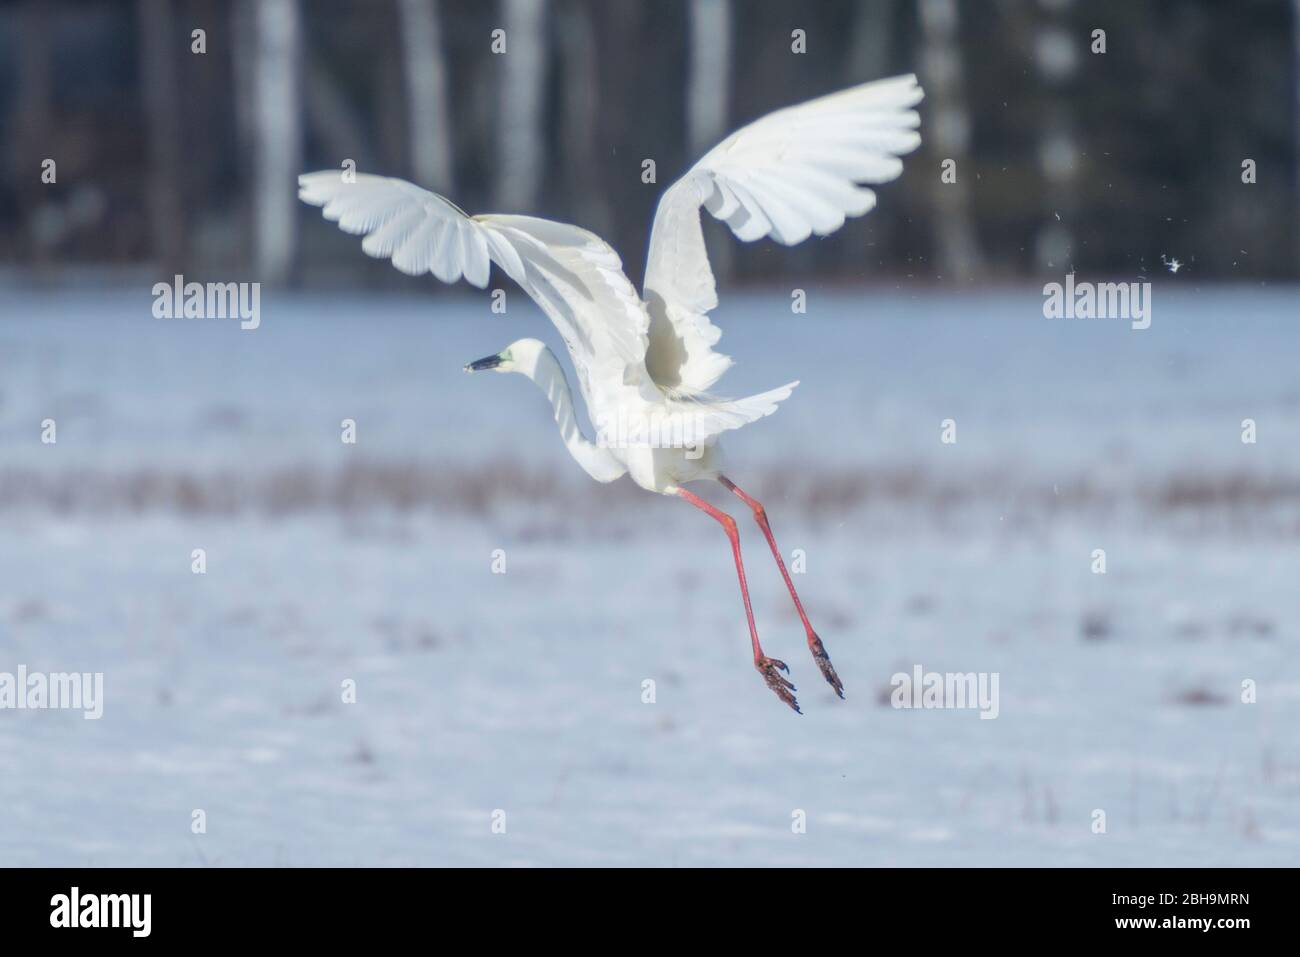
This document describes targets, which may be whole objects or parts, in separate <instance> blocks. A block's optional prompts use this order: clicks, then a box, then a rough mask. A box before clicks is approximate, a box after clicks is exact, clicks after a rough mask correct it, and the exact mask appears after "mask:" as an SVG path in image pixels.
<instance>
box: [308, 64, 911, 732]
mask: <svg viewBox="0 0 1300 957" xmlns="http://www.w3.org/2000/svg"><path fill="white" fill-rule="evenodd" d="M922 95H923V94H922V91H921V88H920V87H919V86H918V85H917V83H916V77H915V76H911V75H908V76H899V77H892V78H890V79H885V80H878V81H876V82H873V83H866V84H863V85H861V86H857V87H853V88H851V89H848V90H844V91H841V92H839V93H833V94H831V95H829V96H824V97H821V98H819V99H816V100H811V101H809V102H807V103H802V104H799V105H797V106H792V107H788V108H786V109H782V110H778V111H776V112H774V113H770V114H768V115H767V116H764V117H763V118H761V119H759V120H756V121H754V122H753V123H750V124H749V125H748V126H746V127H744V128H742V129H740V130H738V131H736V132H735V133H732V134H731V135H730V136H728V137H727V138H726V139H724V140H723V141H722V142H721V143H719V144H718V145H717V146H716V147H714V148H713V149H712V150H710V151H709V152H708V153H707V154H705V156H704V157H703V158H702V159H701V160H700V161H699V162H698V163H696V164H695V165H694V166H693V167H691V169H690V170H689V171H688V172H687V173H686V174H685V175H684V176H683V177H682V178H681V179H679V180H678V181H677V182H676V183H674V184H673V185H672V187H670V188H669V189H668V190H667V192H665V193H664V195H663V196H662V197H661V198H660V201H659V207H658V210H657V212H656V214H655V220H654V226H653V227H652V229H651V233H650V254H649V261H648V263H647V264H646V271H645V283H644V288H643V290H642V291H641V293H639V294H638V292H637V290H636V288H635V287H634V286H633V285H632V283H631V281H630V280H629V279H628V278H627V276H625V275H624V274H623V267H622V262H621V260H620V259H619V257H618V254H617V253H615V252H614V250H613V249H611V248H610V247H609V245H608V244H606V243H605V242H604V241H603V240H602V239H600V237H598V236H596V235H594V234H592V233H590V232H588V231H587V230H585V229H581V228H579V227H577V226H571V225H568V224H565V223H557V222H552V221H550V220H546V219H537V218H535V217H532V216H513V215H502V214H496V213H491V214H480V215H477V216H470V215H468V214H467V213H465V212H464V211H463V210H462V209H460V207H458V206H456V205H455V204H454V203H452V202H451V201H449V200H447V199H445V198H443V197H442V196H439V195H438V194H437V193H433V192H430V191H429V190H426V189H422V188H420V187H419V186H414V185H412V184H411V183H408V182H405V181H403V180H400V179H393V178H389V177H382V176H371V175H365V174H360V173H355V172H347V171H342V170H326V171H323V172H318V173H306V174H304V175H302V176H300V177H299V178H298V185H299V191H298V197H299V198H300V199H301V200H303V201H304V202H306V203H309V204H311V205H313V206H320V207H323V213H324V216H325V218H326V219H327V220H330V221H333V222H336V223H338V225H339V228H340V229H342V230H343V231H344V232H348V233H354V234H360V235H363V236H364V237H365V239H364V240H363V242H362V244H361V248H362V250H363V251H364V252H366V253H367V254H368V255H370V256H373V257H376V258H380V259H391V260H392V263H393V265H394V266H395V267H396V268H398V269H400V270H401V271H402V272H404V273H407V274H408V275H412V276H420V275H423V274H425V273H432V274H433V275H434V276H436V277H437V278H438V279H440V280H442V281H443V282H447V283H453V282H456V281H458V280H459V279H461V278H462V277H463V278H464V279H466V280H467V281H469V282H470V283H472V284H473V285H475V286H477V287H478V288H480V289H482V288H485V287H486V286H487V282H488V277H489V272H490V269H491V266H492V264H494V263H495V264H496V266H497V267H498V268H499V269H501V270H502V271H503V272H504V273H505V274H506V275H507V276H509V277H510V278H511V279H512V280H514V281H515V282H516V283H518V284H519V286H520V287H521V288H522V289H523V290H524V292H526V293H527V294H528V295H529V297H530V298H532V299H533V301H534V302H536V303H537V305H538V306H539V307H540V308H541V310H542V312H544V313H545V314H546V316H547V318H549V319H550V320H551V322H552V323H553V324H554V325H555V327H556V329H557V330H558V331H559V333H560V336H561V338H562V339H563V340H564V344H565V346H566V348H567V349H568V352H569V357H570V359H571V360H572V362H573V369H574V372H575V374H576V378H577V380H578V389H579V391H580V392H581V393H582V398H583V400H584V401H585V403H586V406H587V411H588V413H589V418H590V419H591V421H592V423H593V426H594V427H595V430H596V433H597V435H596V439H595V440H594V441H593V440H592V439H589V438H587V437H586V436H585V435H584V434H583V432H582V430H581V429H580V428H579V426H578V423H577V418H576V416H575V414H574V404H573V392H572V390H571V388H570V386H569V382H568V379H567V378H566V376H565V373H564V370H563V368H562V367H561V366H560V363H559V360H558V359H557V358H556V357H555V354H554V353H552V352H551V350H550V349H549V348H547V347H546V346H545V345H544V344H543V343H541V342H539V341H538V340H536V339H520V340H518V341H517V342H512V343H511V344H510V345H508V346H506V348H504V349H502V350H501V351H500V352H498V353H496V354H495V355H491V356H487V357H486V358H483V359H478V360H476V361H474V362H471V363H469V364H468V365H467V366H465V370H466V371H467V372H482V371H486V370H492V371H495V372H503V373H512V372H513V373H518V374H520V375H523V376H525V377H527V378H529V379H531V380H532V381H533V382H534V383H536V384H537V385H538V386H539V387H540V389H541V390H542V392H543V393H544V394H545V395H546V398H547V400H548V401H549V402H550V405H551V409H552V411H553V413H554V417H555V422H556V425H557V426H558V427H559V432H560V437H561V439H562V440H563V442H564V445H565V447H566V448H567V449H568V451H569V454H570V455H571V456H572V457H573V458H574V460H575V461H577V463H578V464H579V465H580V466H581V467H582V468H583V469H584V470H585V471H586V472H587V474H588V475H590V476H591V477H592V478H593V479H595V480H596V481H598V482H612V481H614V480H615V479H618V478H620V477H622V476H623V475H630V476H631V478H632V480H633V481H634V482H636V483H637V484H638V485H640V486H641V487H642V488H644V489H647V490H648V491H651V492H658V493H660V494H662V495H672V496H676V497H678V498H681V499H683V500H684V501H686V502H689V503H690V504H691V505H693V506H695V507H696V508H698V509H700V510H701V511H703V512H704V513H706V514H707V515H709V516H711V517H712V518H713V519H715V520H716V521H717V522H718V523H719V524H720V525H721V526H722V528H723V530H724V531H725V532H726V535H727V538H728V540H729V541H730V543H731V552H732V557H733V558H734V560H735V563H736V575H737V577H738V578H739V580H740V594H741V598H742V599H743V602H744V606H745V618H746V620H747V622H748V625H749V637H750V643H751V645H752V650H753V654H754V667H755V668H756V669H757V670H758V672H759V673H760V674H761V675H762V676H763V680H764V681H765V682H766V683H767V686H768V687H769V688H770V689H771V690H772V691H774V692H775V693H776V695H777V696H778V697H779V698H780V699H781V700H782V701H784V702H785V703H786V704H787V705H789V706H790V707H791V708H793V709H794V710H795V711H799V703H798V701H797V700H796V698H795V691H796V689H795V686H794V685H793V684H792V683H791V682H790V680H789V678H788V677H786V676H787V675H789V668H788V667H787V666H786V664H785V662H783V661H780V660H778V659H776V658H771V657H769V656H768V655H766V654H765V653H764V652H763V648H762V646H761V645H760V644H759V640H758V630H757V629H756V628H755V627H754V613H753V609H752V608H751V606H750V601H749V586H748V585H747V583H746V581H745V567H744V564H743V562H742V561H741V555H740V539H739V535H738V533H737V529H736V522H735V520H734V519H733V518H732V517H731V516H730V515H728V514H727V513H725V512H723V511H722V510H721V509H718V508H716V507H714V506H713V505H711V504H709V503H708V502H706V501H705V500H704V499H702V498H700V497H699V496H697V495H696V494H695V493H693V492H691V491H689V490H688V489H686V488H685V487H684V486H685V485H686V484H687V483H690V482H698V481H704V480H712V481H717V482H719V483H720V484H721V485H722V486H723V487H724V488H726V489H727V490H728V491H730V492H732V493H733V494H735V495H736V496H737V497H738V498H739V499H740V500H741V501H742V502H743V503H744V504H745V505H746V506H747V507H748V508H749V509H750V511H751V512H752V514H753V516H754V520H755V522H756V523H757V524H758V527H759V529H760V530H761V531H762V533H763V535H764V537H765V538H766V539H767V544H768V546H769V547H770V548H771V550H772V557H773V558H774V559H775V560H776V565H777V567H778V568H779V569H780V571H781V576H782V578H784V579H785V584H786V587H787V588H788V589H789V591H790V597H791V599H792V600H793V601H794V606H795V610H796V611H798V613H799V618H800V620H801V621H802V623H803V627H804V630H805V632H806V633H807V641H808V648H809V650H810V651H811V652H812V656H813V659H814V661H816V662H817V666H818V668H819V669H820V670H821V673H822V676H823V677H824V678H825V679H826V681H827V682H828V683H829V684H830V686H831V687H832V688H833V689H834V690H835V693H836V694H838V695H839V696H840V697H841V698H843V697H844V686H843V684H842V683H841V682H840V679H839V676H838V675H837V674H836V673H835V668H834V667H833V666H832V664H831V659H830V656H829V655H828V654H827V653H826V647H825V645H823V644H822V641H821V639H820V638H819V637H818V636H817V633H816V632H815V631H814V630H813V627H812V625H811V624H810V623H809V621H808V615H807V614H806V613H805V611H804V608H803V604H802V603H801V602H800V601H799V595H798V594H797V593H796V591H795V587H794V582H792V581H791V580H790V574H789V572H788V571H787V570H786V567H785V562H784V561H782V559H781V552H780V549H778V548H777V545H776V539H775V538H773V536H772V528H771V525H770V524H769V522H768V518H767V512H766V511H765V510H764V508H763V506H762V504H761V503H759V501H758V500H757V499H755V498H754V497H753V496H751V495H749V494H748V493H747V492H745V491H744V490H743V489H741V488H740V487H739V486H737V485H736V484H735V483H734V482H732V481H731V480H730V479H729V478H728V477H727V476H726V475H724V474H723V473H722V469H721V460H720V455H719V448H718V440H719V437H720V436H721V435H722V433H723V432H726V431H729V430H731V429H738V428H740V427H741V426H744V425H748V424H749V423H751V422H754V421H756V420H758V419H761V418H763V417H764V416H767V415H771V414H772V413H773V412H774V411H776V406H777V403H778V402H780V401H782V400H783V399H785V398H787V397H788V396H789V395H790V392H791V390H792V389H793V388H794V387H795V386H796V385H798V383H797V382H791V383H788V384H786V385H783V386H781V387H780V388H776V389H772V390H770V391H767V392H762V393H759V394H758V395H751V396H746V397H744V398H739V399H726V398H720V397H718V396H717V395H715V394H713V393H712V392H710V391H709V389H710V387H712V386H713V385H714V383H716V382H717V381H718V379H719V378H720V377H721V376H722V374H723V373H724V372H726V370H727V368H728V367H729V366H730V365H731V359H730V358H728V357H727V356H725V355H723V354H722V353H720V352H717V351H715V350H714V348H713V347H714V346H715V345H716V344H717V342H718V337H719V336H720V335H721V331H720V330H719V329H718V328H717V327H716V326H714V325H713V323H712V322H710V321H709V312H710V311H711V310H712V309H713V308H714V307H715V306H717V304H718V298H717V291H716V287H715V283H714V278H713V271H712V270H711V269H710V268H709V260H708V256H707V254H706V251H705V246H704V233H703V230H702V226H701V222H700V219H701V216H700V210H701V208H703V209H706V210H708V212H709V213H710V214H712V215H713V216H714V217H716V218H717V219H720V220H722V221H723V222H724V223H726V224H727V225H728V226H729V227H730V228H731V231H732V232H733V233H734V234H735V235H736V238H738V239H740V240H741V241H743V242H754V241H755V240H759V239H763V238H765V237H770V238H771V239H773V240H775V241H776V242H778V243H781V244H782V245H786V246H793V245H795V244H797V243H801V242H803V241H804V240H805V239H807V238H808V237H809V236H810V235H814V234H815V235H817V236H826V235H828V234H830V233H833V232H835V230H837V229H839V228H840V227H841V226H842V225H844V220H845V219H846V218H847V217H852V216H861V215H863V214H865V213H867V212H868V211H869V210H871V208H872V207H874V206H875V204H876V194H875V193H874V192H873V191H872V190H871V189H870V188H869V185H868V184H871V185H874V184H878V183H885V182H888V181H890V180H893V179H895V178H897V177H898V175H899V174H900V173H901V172H902V169H903V164H902V161H901V160H900V159H899V157H900V156H902V155H903V154H906V153H910V152H911V151H912V150H914V149H916V147H917V146H918V145H919V144H920V142H921V138H920V135H919V134H918V133H917V128H918V127H919V126H920V118H919V116H918V115H917V113H916V111H915V110H914V109H913V107H914V106H916V104H917V103H919V102H920V101H921V98H922Z"/></svg>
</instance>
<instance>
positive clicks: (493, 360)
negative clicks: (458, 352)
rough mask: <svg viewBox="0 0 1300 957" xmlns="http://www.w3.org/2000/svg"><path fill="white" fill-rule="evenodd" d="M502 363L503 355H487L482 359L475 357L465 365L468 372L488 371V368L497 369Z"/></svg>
mask: <svg viewBox="0 0 1300 957" xmlns="http://www.w3.org/2000/svg"><path fill="white" fill-rule="evenodd" d="M499 365H501V356H499V355H496V356H486V357H484V358H482V359H475V360H474V361H473V362H471V363H470V364H469V365H467V366H466V367H465V371H466V372H486V371H487V370H488V369H495V368H496V367H497V366H499Z"/></svg>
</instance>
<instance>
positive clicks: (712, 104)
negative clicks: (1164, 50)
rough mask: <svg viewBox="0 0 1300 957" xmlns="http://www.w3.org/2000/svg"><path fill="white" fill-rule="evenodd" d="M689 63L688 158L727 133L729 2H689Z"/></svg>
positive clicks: (729, 36)
mask: <svg viewBox="0 0 1300 957" xmlns="http://www.w3.org/2000/svg"><path fill="white" fill-rule="evenodd" d="M690 11H691V26H690V43H691V50H690V55H691V60H690V67H689V70H688V72H687V78H686V117H687V121H686V129H687V142H688V144H689V145H690V154H691V156H700V155H702V154H703V153H704V151H705V150H707V149H709V148H710V147H712V146H713V145H714V144H715V143H716V142H717V141H718V140H719V139H720V138H721V137H722V135H723V133H725V132H726V127H727V100H728V98H729V96H730V93H731V85H730V79H731V0H691V6H690Z"/></svg>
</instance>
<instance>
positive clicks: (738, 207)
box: [645, 75, 922, 395]
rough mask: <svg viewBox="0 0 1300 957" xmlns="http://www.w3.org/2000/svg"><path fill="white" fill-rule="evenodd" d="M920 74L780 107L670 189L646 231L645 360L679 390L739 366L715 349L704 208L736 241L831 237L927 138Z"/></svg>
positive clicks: (696, 387)
mask: <svg viewBox="0 0 1300 957" xmlns="http://www.w3.org/2000/svg"><path fill="white" fill-rule="evenodd" d="M921 97H922V92H921V88H920V87H919V86H917V83H916V77H915V76H911V75H908V76H898V77H893V78H891V79H887V80H877V81H876V82H874V83H866V84H863V85H862V86H856V87H853V88H852V89H848V90H844V91H842V92H840V93H832V94H831V95H829V96H823V97H821V98H820V99H816V100H811V101H809V102H807V103H801V104H799V105H797V106H792V107H788V108H787V109H783V110H777V111H776V112H775V113H770V114H768V115H767V116H764V117H763V118H762V119H759V120H756V121H754V122H753V123H750V124H749V125H748V126H746V127H744V128H742V129H740V130H738V131H737V132H735V133H732V134H731V135H730V136H728V137H727V138H726V139H724V140H723V141H722V142H721V143H719V144H718V145H717V146H715V147H714V148H713V149H712V150H710V151H709V152H708V153H706V154H705V156H704V157H703V158H702V159H701V160H700V161H699V162H698V163H696V164H695V165H694V166H693V167H691V169H690V171H689V172H687V173H686V175H685V176H683V177H682V178H681V179H680V180H678V181H677V182H676V183H674V184H673V186H672V187H671V188H670V189H669V190H668V191H667V192H666V193H664V195H663V198H662V199H661V200H660V201H659V209H658V211H657V212H656V214H655V222H654V228H653V229H652V230H651V233H650V256H649V261H648V262H647V264H646V274H645V301H646V305H647V306H648V308H649V310H650V316H651V326H650V333H649V338H650V343H649V351H648V353H647V355H646V366H647V368H648V369H649V372H650V375H651V376H652V377H653V378H654V380H655V381H656V382H657V383H659V385H661V386H662V387H664V388H665V389H668V390H670V391H672V392H675V393H678V394H683V395H690V394H692V393H696V392H700V391H702V390H705V389H707V388H708V387H709V386H711V385H712V384H713V383H714V382H716V381H717V380H718V377H719V376H721V375H722V373H723V372H725V371H726V370H727V367H728V366H730V365H731V360H730V359H729V358H728V357H727V356H724V355H722V354H721V353H717V352H714V351H713V348H712V347H713V345H714V344H715V343H716V342H717V341H718V337H719V336H720V335H721V332H720V330H719V329H718V328H717V327H716V326H714V325H713V324H712V323H711V322H709V317H708V313H709V311H710V310H712V309H713V308H714V307H715V306H717V304H718V296H717V290H716V287H715V284H714V279H713V271H712V270H711V269H710V268H709V259H708V255H707V253H706V251H705V247H704V234H703V232H702V231H701V228H700V207H701V206H703V207H704V208H705V209H707V210H708V211H709V212H710V213H712V214H713V215H714V216H716V217H717V218H718V219H721V220H722V221H723V222H725V223H726V224H727V225H728V226H730V227H731V231H732V232H733V233H735V235H736V238H738V239H740V240H742V241H744V242H753V241H754V240H756V239H762V238H763V237H764V236H770V237H771V238H772V239H774V240H776V241H777V242H779V243H782V244H783V245H786V246H793V245H795V244H796V243H801V242H803V241H804V240H805V239H807V238H808V237H809V236H810V235H812V234H814V233H815V234H816V235H818V236H825V235H828V234H830V233H833V232H834V231H835V230H837V229H839V228H840V227H841V226H843V225H844V220H845V218H846V217H849V216H861V215H863V214H864V213H866V212H867V211H868V210H870V209H871V208H872V207H873V206H875V204H876V194H875V193H874V192H872V191H871V190H870V189H868V188H867V187H865V186H863V185H861V184H863V183H884V182H888V181H889V180H892V179H894V178H895V177H897V176H898V174H899V173H900V172H901V171H902V169H903V164H902V161H901V160H900V159H899V158H898V157H899V156H901V155H902V154H904V153H910V152H911V151H912V150H914V149H916V147H917V145H918V144H919V143H920V142H921V137H920V135H919V134H918V133H917V132H916V128H917V126H918V125H919V124H920V118H919V117H918V116H917V113H916V111H915V110H913V109H912V107H913V106H915V105H916V104H917V103H919V102H920V101H921Z"/></svg>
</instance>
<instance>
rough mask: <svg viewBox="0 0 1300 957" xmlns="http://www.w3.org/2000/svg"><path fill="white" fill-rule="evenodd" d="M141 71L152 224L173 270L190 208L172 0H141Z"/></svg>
mask: <svg viewBox="0 0 1300 957" xmlns="http://www.w3.org/2000/svg"><path fill="white" fill-rule="evenodd" d="M136 26H137V29H138V30H139V33H140V76H141V78H142V80H143V82H142V84H141V87H142V91H143V93H144V111H145V119H146V123H147V127H148V135H149V176H148V178H147V180H146V189H147V190H148V195H147V197H146V198H147V201H148V207H149V227H150V234H151V240H152V244H153V256H154V258H155V260H157V261H158V263H159V265H160V266H161V267H162V268H163V270H164V271H165V272H166V273H167V274H168V275H171V274H172V273H174V272H178V271H179V270H180V265H181V263H183V262H184V261H185V241H186V237H187V236H188V235H189V234H188V232H187V230H186V229H185V215H184V213H185V208H184V204H183V203H182V202H181V188H182V187H181V148H182V143H181V116H180V101H179V98H178V95H177V91H178V90H179V88H180V85H179V83H178V80H177V75H176V74H177V70H176V57H177V56H178V51H177V49H176V43H177V33H176V29H175V21H174V19H173V17H172V5H171V4H170V3H168V2H167V0H138V2H137V3H136ZM181 36H185V34H181Z"/></svg>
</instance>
